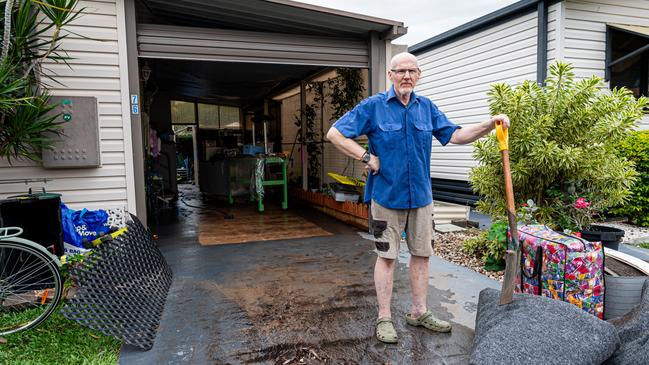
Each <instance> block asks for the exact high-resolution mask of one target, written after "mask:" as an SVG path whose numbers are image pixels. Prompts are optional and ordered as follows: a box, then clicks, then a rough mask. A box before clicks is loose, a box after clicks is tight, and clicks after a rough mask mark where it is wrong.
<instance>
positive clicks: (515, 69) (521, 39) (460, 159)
mask: <svg viewBox="0 0 649 365" xmlns="http://www.w3.org/2000/svg"><path fill="white" fill-rule="evenodd" d="M536 40H537V14H536V12H533V13H530V14H527V15H523V16H520V17H517V18H515V19H512V20H510V21H508V22H505V23H503V24H499V25H497V26H495V27H491V28H488V29H485V30H483V31H481V32H479V33H476V34H473V35H471V36H468V37H465V38H461V39H459V40H457V41H454V42H450V43H447V44H445V45H442V46H441V47H438V48H435V49H433V50H430V51H427V52H425V53H422V54H420V55H418V56H417V58H418V59H419V67H420V68H421V70H422V77H421V80H420V81H419V83H418V85H417V89H416V92H417V93H419V94H420V95H424V96H427V97H429V98H430V99H431V100H433V102H434V103H435V104H436V105H437V106H438V107H439V108H440V109H441V110H442V111H443V112H444V113H445V114H446V115H447V116H448V117H449V119H451V120H452V121H454V122H455V123H457V124H460V125H469V124H473V123H478V122H482V121H484V120H486V119H487V118H488V117H489V104H488V102H487V100H488V99H487V92H488V91H489V89H490V85H491V84H493V83H497V82H505V83H507V84H510V85H517V84H520V83H522V82H523V81H524V80H528V79H529V80H536V49H537V48H536ZM476 165H477V163H476V161H474V160H473V147H472V146H470V145H468V146H457V145H451V144H449V145H447V146H445V147H442V146H441V145H440V144H439V143H438V142H437V141H435V142H434V144H433V153H432V158H431V177H433V178H441V179H451V180H463V181H467V180H468V174H469V171H470V169H471V168H472V167H473V166H476Z"/></svg>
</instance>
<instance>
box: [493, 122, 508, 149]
mask: <svg viewBox="0 0 649 365" xmlns="http://www.w3.org/2000/svg"><path fill="white" fill-rule="evenodd" d="M496 137H498V146H499V147H500V150H501V151H505V150H509V129H508V128H505V127H504V126H503V122H502V121H500V120H499V121H496Z"/></svg>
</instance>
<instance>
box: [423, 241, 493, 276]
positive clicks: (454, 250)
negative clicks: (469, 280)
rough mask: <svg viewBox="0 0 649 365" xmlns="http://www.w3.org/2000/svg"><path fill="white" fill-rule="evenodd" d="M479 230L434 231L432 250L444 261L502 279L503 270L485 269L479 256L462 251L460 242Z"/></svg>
mask: <svg viewBox="0 0 649 365" xmlns="http://www.w3.org/2000/svg"><path fill="white" fill-rule="evenodd" d="M479 232H480V231H479V230H477V229H471V230H467V231H462V232H455V233H437V232H436V233H435V245H434V246H433V247H434V249H433V252H434V254H435V255H436V256H439V257H441V258H442V259H444V260H446V261H449V262H452V263H454V264H456V265H460V266H464V267H467V268H469V269H471V270H473V271H476V272H478V273H480V274H482V275H485V276H487V277H489V278H491V279H494V280H498V281H502V280H503V276H504V274H505V272H504V271H487V270H485V269H484V262H483V261H482V259H481V258H477V257H476V256H474V255H469V254H466V253H464V251H462V242H464V240H465V239H467V238H471V237H475V236H477V235H478V234H479Z"/></svg>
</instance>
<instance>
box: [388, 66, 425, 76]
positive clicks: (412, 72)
mask: <svg viewBox="0 0 649 365" xmlns="http://www.w3.org/2000/svg"><path fill="white" fill-rule="evenodd" d="M390 71H392V72H394V73H395V74H397V76H399V77H404V76H406V73H409V74H410V76H416V75H417V76H418V75H419V69H418V68H409V69H401V68H398V69H391V70H390Z"/></svg>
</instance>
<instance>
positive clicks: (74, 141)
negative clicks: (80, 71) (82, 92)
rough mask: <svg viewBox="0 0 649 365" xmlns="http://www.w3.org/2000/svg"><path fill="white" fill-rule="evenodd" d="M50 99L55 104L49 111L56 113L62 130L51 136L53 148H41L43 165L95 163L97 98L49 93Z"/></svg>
mask: <svg viewBox="0 0 649 365" xmlns="http://www.w3.org/2000/svg"><path fill="white" fill-rule="evenodd" d="M50 102H51V103H56V104H57V105H58V106H57V107H56V108H54V109H53V110H52V113H55V114H58V117H57V118H58V122H60V123H61V126H62V127H63V130H62V134H61V136H56V137H54V139H55V141H54V143H53V147H54V148H53V149H48V150H43V167H45V168H50V169H56V168H61V169H62V168H83V167H99V166H100V165H101V161H100V151H99V122H98V114H97V98H95V97H88V96H52V97H51V98H50Z"/></svg>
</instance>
